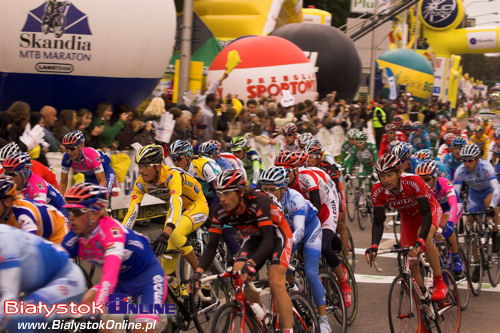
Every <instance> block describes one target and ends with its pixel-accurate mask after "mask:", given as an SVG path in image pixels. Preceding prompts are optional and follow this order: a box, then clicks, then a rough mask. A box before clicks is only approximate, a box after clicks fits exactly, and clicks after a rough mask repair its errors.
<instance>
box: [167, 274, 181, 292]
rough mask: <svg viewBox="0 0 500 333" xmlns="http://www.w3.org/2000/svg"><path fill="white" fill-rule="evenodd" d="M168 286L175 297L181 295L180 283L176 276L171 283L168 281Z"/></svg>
mask: <svg viewBox="0 0 500 333" xmlns="http://www.w3.org/2000/svg"><path fill="white" fill-rule="evenodd" d="M168 284H169V286H170V288H171V289H172V291H173V292H174V295H175V296H179V295H180V288H179V282H177V278H176V277H175V276H172V277H171V279H170V281H168Z"/></svg>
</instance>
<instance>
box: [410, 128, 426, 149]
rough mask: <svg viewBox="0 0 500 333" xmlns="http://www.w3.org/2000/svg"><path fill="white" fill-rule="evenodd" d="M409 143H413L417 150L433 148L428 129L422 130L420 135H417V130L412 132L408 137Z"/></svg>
mask: <svg viewBox="0 0 500 333" xmlns="http://www.w3.org/2000/svg"><path fill="white" fill-rule="evenodd" d="M408 143H409V144H411V145H412V146H413V148H415V149H416V150H421V149H430V148H431V140H430V138H429V134H427V131H426V130H422V133H420V135H416V134H415V132H411V133H410V136H409V137H408Z"/></svg>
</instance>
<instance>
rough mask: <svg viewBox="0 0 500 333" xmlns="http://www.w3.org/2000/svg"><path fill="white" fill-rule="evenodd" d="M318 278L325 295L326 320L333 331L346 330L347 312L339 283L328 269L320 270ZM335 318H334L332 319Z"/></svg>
mask: <svg viewBox="0 0 500 333" xmlns="http://www.w3.org/2000/svg"><path fill="white" fill-rule="evenodd" d="M319 279H320V280H321V283H322V284H323V287H324V288H325V295H326V314H327V315H328V322H329V323H330V326H331V328H332V331H334V332H346V329H347V314H346V308H345V302H344V297H343V296H342V291H341V290H340V287H339V284H338V283H337V281H336V280H335V279H334V278H333V277H332V276H331V273H330V272H329V271H321V272H320V274H319ZM333 318H335V319H333Z"/></svg>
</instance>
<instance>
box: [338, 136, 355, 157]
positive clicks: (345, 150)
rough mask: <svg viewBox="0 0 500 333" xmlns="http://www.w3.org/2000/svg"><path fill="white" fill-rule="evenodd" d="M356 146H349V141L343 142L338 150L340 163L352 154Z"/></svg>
mask: <svg viewBox="0 0 500 333" xmlns="http://www.w3.org/2000/svg"><path fill="white" fill-rule="evenodd" d="M354 146H356V145H352V146H351V145H350V144H349V140H347V141H346V142H344V143H343V144H342V147H341V148H340V161H345V160H346V159H347V158H348V157H349V155H350V154H351V153H352V148H354Z"/></svg>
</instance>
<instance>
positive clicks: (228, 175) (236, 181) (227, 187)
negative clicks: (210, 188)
mask: <svg viewBox="0 0 500 333" xmlns="http://www.w3.org/2000/svg"><path fill="white" fill-rule="evenodd" d="M246 184H247V182H246V180H245V175H244V174H243V172H241V170H237V169H228V170H224V171H223V172H222V173H221V174H219V175H218V176H217V178H216V179H215V189H216V190H218V191H221V190H222V191H232V190H237V189H240V188H244V187H245V185H246Z"/></svg>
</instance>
